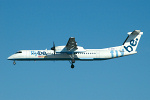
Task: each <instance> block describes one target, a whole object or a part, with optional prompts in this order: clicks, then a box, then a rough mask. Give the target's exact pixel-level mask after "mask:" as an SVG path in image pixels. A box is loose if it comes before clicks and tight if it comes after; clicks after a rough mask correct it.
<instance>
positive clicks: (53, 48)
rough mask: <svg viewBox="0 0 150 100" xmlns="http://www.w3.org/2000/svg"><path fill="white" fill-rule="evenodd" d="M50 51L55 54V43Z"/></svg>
mask: <svg viewBox="0 0 150 100" xmlns="http://www.w3.org/2000/svg"><path fill="white" fill-rule="evenodd" d="M51 50H54V55H55V53H56V49H55V43H54V42H53V47H52V48H51Z"/></svg>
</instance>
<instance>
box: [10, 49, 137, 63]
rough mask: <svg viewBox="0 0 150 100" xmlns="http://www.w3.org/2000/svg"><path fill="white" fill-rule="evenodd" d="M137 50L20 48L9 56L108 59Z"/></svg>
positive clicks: (16, 57) (28, 58)
mask: <svg viewBox="0 0 150 100" xmlns="http://www.w3.org/2000/svg"><path fill="white" fill-rule="evenodd" d="M134 53H136V52H132V53H128V52H124V49H123V51H121V50H115V48H113V49H112V48H106V49H85V51H84V52H65V53H61V52H56V54H54V51H53V50H20V51H19V52H18V53H15V54H13V55H12V56H10V57H8V59H9V60H72V59H75V60H84V61H86V60H87V61H90V60H91V61H92V60H106V59H112V58H117V57H122V56H126V55H130V54H134Z"/></svg>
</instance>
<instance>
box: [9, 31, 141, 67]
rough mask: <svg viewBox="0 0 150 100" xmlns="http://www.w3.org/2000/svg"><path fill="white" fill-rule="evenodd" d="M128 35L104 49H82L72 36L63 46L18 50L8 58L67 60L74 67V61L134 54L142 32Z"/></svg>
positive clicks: (20, 59) (105, 58) (21, 59)
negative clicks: (121, 40) (122, 40)
mask: <svg viewBox="0 0 150 100" xmlns="http://www.w3.org/2000/svg"><path fill="white" fill-rule="evenodd" d="M127 34H128V37H127V38H126V40H125V41H124V42H123V44H122V45H121V46H115V47H109V48H104V49H84V48H83V47H81V46H78V45H77V42H76V41H75V38H74V37H70V38H69V40H68V42H67V44H66V45H64V46H55V43H54V42H53V47H52V48H51V50H47V49H46V50H20V51H18V52H16V53H15V54H13V55H11V56H10V57H8V58H7V59H8V60H13V64H14V65H15V64H16V62H15V61H46V60H53V61H57V60H67V61H70V63H71V68H74V63H75V61H78V60H79V61H95V60H108V59H113V58H118V57H123V56H128V55H132V54H136V53H137V51H136V48H137V46H138V43H139V41H140V38H141V35H143V32H141V31H140V30H134V31H133V32H128V33H127Z"/></svg>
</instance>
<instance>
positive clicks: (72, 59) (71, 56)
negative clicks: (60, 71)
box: [69, 53, 75, 69]
mask: <svg viewBox="0 0 150 100" xmlns="http://www.w3.org/2000/svg"><path fill="white" fill-rule="evenodd" d="M69 56H70V58H71V61H69V62H70V64H71V68H72V69H73V68H74V65H73V63H75V59H74V53H72V54H71V55H69Z"/></svg>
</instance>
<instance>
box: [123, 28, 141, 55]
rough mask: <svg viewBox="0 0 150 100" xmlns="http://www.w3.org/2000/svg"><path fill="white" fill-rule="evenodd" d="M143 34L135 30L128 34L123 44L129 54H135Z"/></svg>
mask: <svg viewBox="0 0 150 100" xmlns="http://www.w3.org/2000/svg"><path fill="white" fill-rule="evenodd" d="M142 34H143V32H141V31H140V30H135V31H133V32H128V37H127V39H126V40H125V41H124V43H123V47H124V49H125V51H127V52H129V53H130V52H135V51H136V48H137V46H138V43H139V41H140V38H141V35H142Z"/></svg>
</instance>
